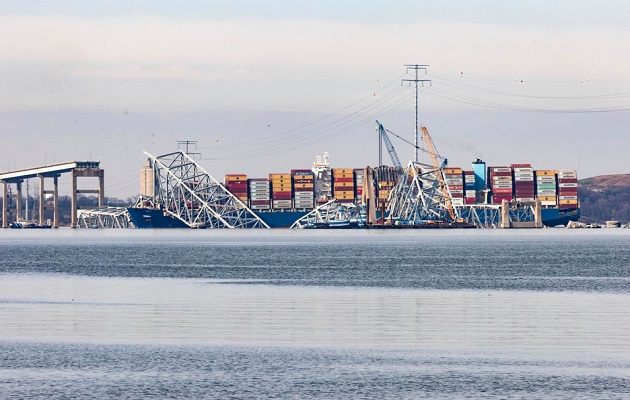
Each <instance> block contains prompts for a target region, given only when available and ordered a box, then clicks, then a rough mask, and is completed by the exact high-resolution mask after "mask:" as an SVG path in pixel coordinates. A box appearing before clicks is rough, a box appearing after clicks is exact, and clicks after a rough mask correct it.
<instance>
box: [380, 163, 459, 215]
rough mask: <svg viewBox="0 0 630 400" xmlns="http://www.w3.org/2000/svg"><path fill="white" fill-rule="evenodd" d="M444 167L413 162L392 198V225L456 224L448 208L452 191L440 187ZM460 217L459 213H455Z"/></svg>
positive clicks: (390, 202)
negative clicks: (447, 200) (430, 222)
mask: <svg viewBox="0 0 630 400" xmlns="http://www.w3.org/2000/svg"><path fill="white" fill-rule="evenodd" d="M444 165H445V164H444V163H442V164H441V166H440V167H439V168H437V169H436V168H435V167H433V166H430V165H426V164H421V163H418V162H415V161H410V162H409V164H408V165H407V168H406V169H405V171H404V173H403V175H402V176H401V177H400V179H399V180H398V182H397V184H396V186H395V187H394V189H393V190H392V191H391V192H390V195H389V199H388V201H389V206H388V208H387V212H386V213H387V219H388V220H390V221H391V222H392V223H401V224H408V225H417V224H422V223H426V222H428V221H436V220H437V221H450V220H452V218H451V216H450V213H449V212H448V208H447V205H446V199H447V198H451V194H450V192H449V190H448V187H442V185H440V179H439V176H438V174H442V178H443V177H444V175H443V174H444ZM454 212H455V215H456V217H459V216H460V215H459V210H457V209H455V210H454Z"/></svg>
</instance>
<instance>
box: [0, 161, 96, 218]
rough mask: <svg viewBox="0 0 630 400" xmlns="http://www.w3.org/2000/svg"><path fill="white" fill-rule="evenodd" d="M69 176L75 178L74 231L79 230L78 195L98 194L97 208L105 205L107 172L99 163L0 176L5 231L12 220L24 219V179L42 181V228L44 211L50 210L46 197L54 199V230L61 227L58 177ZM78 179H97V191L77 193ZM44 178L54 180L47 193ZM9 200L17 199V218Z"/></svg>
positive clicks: (62, 165)
mask: <svg viewBox="0 0 630 400" xmlns="http://www.w3.org/2000/svg"><path fill="white" fill-rule="evenodd" d="M64 173H70V174H71V175H72V194H71V203H72V207H71V213H72V220H71V227H72V228H76V227H77V209H78V207H77V195H78V194H79V193H96V194H98V206H99V207H102V206H103V205H104V203H105V171H104V170H102V169H101V168H100V161H69V162H64V163H58V164H50V165H44V166H40V167H33V168H26V169H20V170H14V171H5V172H0V183H2V189H3V190H2V227H3V228H8V227H9V220H12V221H18V220H20V216H21V215H22V182H23V181H24V180H25V179H30V178H39V182H40V184H39V224H40V225H44V211H46V210H50V209H51V208H49V207H46V194H52V195H53V207H52V210H53V223H52V226H53V227H54V228H57V227H59V207H58V204H59V203H58V197H59V181H58V179H59V177H60V176H61V174H64ZM78 177H94V178H98V180H99V185H98V187H99V188H98V189H97V190H78V189H77V178H78ZM45 178H52V179H53V187H54V189H53V190H45V188H44V183H45ZM10 185H15V186H16V191H15V193H11V194H9V193H10ZM9 198H15V200H16V201H15V215H11V214H12V212H11V205H10V202H9V201H8V199H9Z"/></svg>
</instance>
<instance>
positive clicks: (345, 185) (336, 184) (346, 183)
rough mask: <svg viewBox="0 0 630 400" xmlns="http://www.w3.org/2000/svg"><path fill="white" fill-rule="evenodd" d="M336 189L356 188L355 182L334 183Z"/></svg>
mask: <svg viewBox="0 0 630 400" xmlns="http://www.w3.org/2000/svg"><path fill="white" fill-rule="evenodd" d="M333 186H334V187H354V182H333Z"/></svg>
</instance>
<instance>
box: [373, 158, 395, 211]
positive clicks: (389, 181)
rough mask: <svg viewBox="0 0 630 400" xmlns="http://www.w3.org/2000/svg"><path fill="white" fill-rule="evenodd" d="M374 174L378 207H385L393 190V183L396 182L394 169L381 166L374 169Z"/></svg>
mask: <svg viewBox="0 0 630 400" xmlns="http://www.w3.org/2000/svg"><path fill="white" fill-rule="evenodd" d="M374 173H375V180H376V190H377V191H378V207H379V208H383V207H387V206H388V205H389V202H388V200H389V193H390V192H391V191H392V189H393V188H394V183H395V181H396V174H397V172H396V169H395V168H392V167H387V166H383V165H382V166H380V167H378V168H376V169H375V170H374Z"/></svg>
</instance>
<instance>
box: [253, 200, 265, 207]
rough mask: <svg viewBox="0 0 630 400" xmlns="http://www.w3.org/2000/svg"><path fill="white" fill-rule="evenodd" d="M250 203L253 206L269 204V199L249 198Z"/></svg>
mask: <svg viewBox="0 0 630 400" xmlns="http://www.w3.org/2000/svg"><path fill="white" fill-rule="evenodd" d="M250 203H251V205H253V206H264V205H269V204H270V202H269V200H250Z"/></svg>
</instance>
